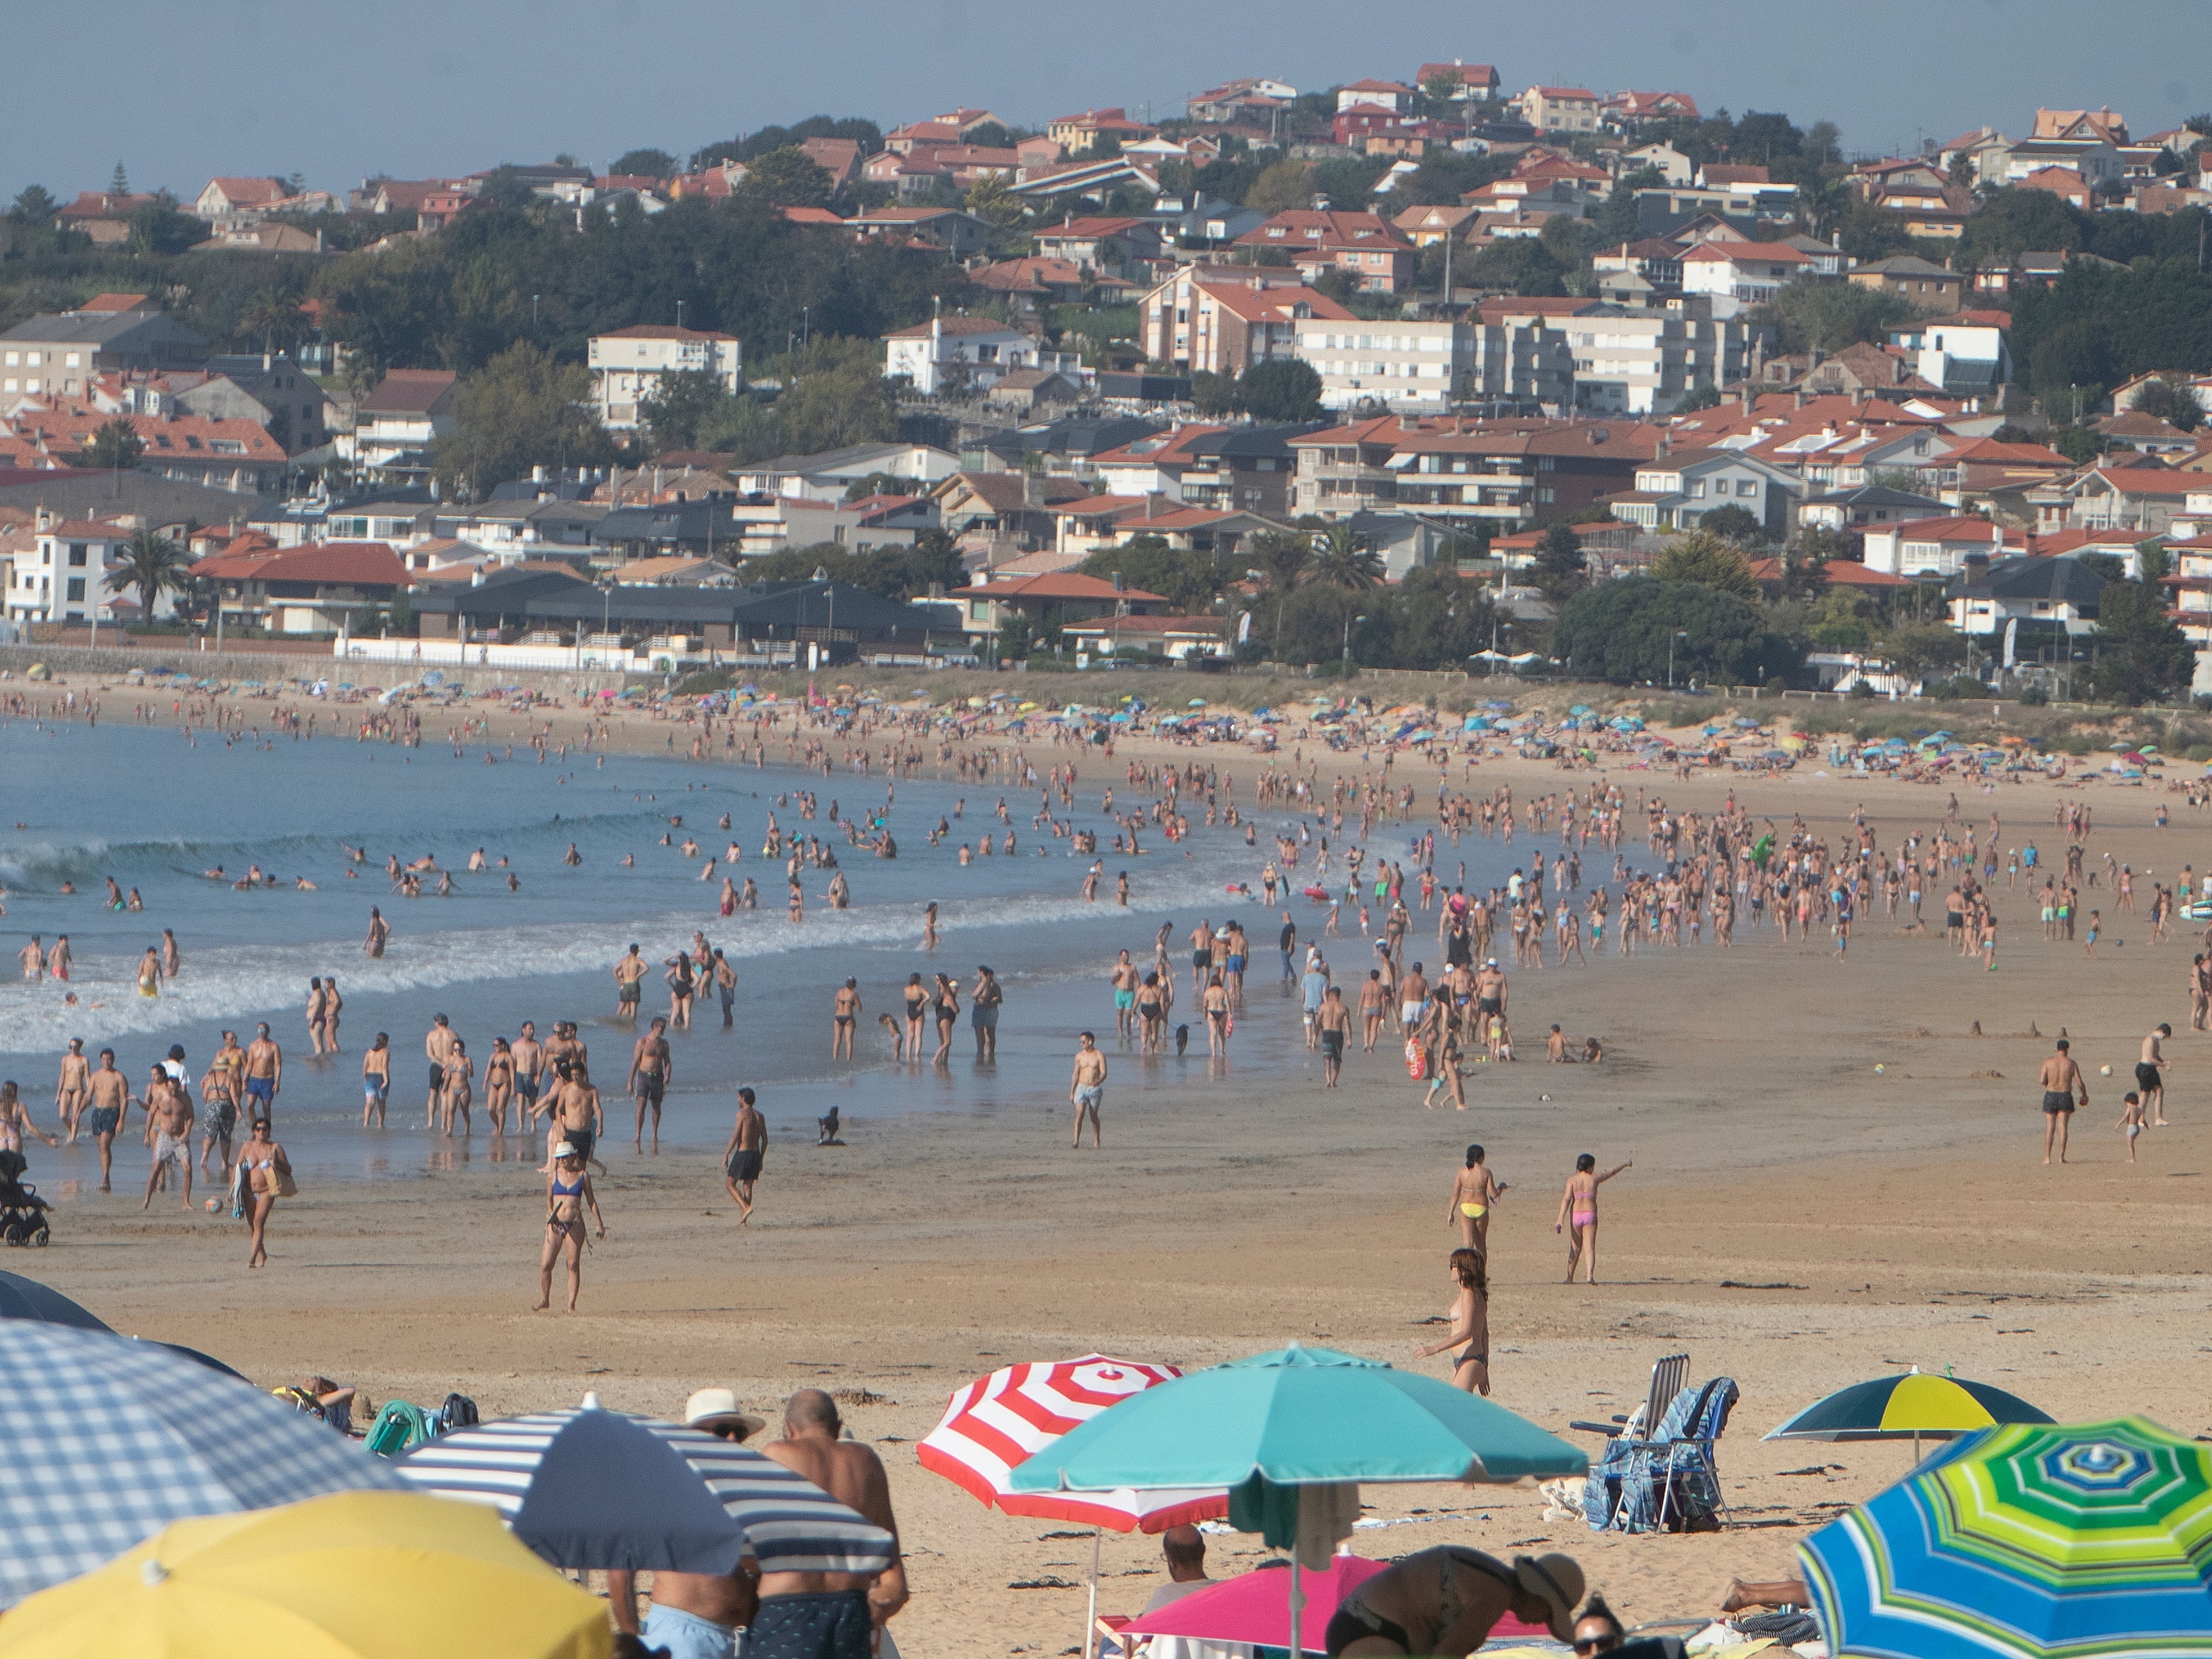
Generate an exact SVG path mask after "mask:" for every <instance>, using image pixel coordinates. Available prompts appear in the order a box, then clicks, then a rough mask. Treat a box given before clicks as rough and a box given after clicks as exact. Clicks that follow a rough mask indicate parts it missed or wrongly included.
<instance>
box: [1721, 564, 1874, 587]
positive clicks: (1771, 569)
mask: <svg viewBox="0 0 2212 1659" xmlns="http://www.w3.org/2000/svg"><path fill="white" fill-rule="evenodd" d="M1821 569H1822V570H1823V571H1825V572H1826V575H1827V578H1828V585H1829V586H1832V587H1909V586H1911V585H1912V584H1911V580H1910V579H1909V578H1907V577H1904V576H1893V575H1892V574H1890V573H1889V572H1888V571H1887V570H1875V569H1870V568H1869V567H1867V566H1865V565H1863V564H1861V563H1859V562H1857V560H1855V559H1830V560H1829V561H1828V562H1826V564H1824V565H1823V566H1821ZM1751 574H1752V576H1753V580H1758V581H1762V582H1778V581H1780V580H1782V561H1781V560H1779V559H1753V561H1752V562H1751Z"/></svg>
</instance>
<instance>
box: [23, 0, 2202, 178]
mask: <svg viewBox="0 0 2212 1659" xmlns="http://www.w3.org/2000/svg"><path fill="white" fill-rule="evenodd" d="M9 12H10V13H11V14H12V15H10V16H9V20H8V21H7V23H6V25H5V36H4V38H5V55H6V57H7V58H8V59H9V61H11V62H13V63H14V64H16V65H17V66H18V69H19V70H22V69H23V68H26V67H27V66H29V65H33V64H35V65H40V66H41V67H40V70H39V72H38V73H36V74H25V73H21V72H19V73H17V74H15V75H11V76H9V77H8V79H9V85H8V90H7V94H6V106H7V114H8V119H7V124H6V127H5V137H4V138H0V191H5V193H6V194H7V195H9V196H12V195H13V194H14V193H15V191H17V190H19V189H21V187H22V186H23V185H26V184H29V183H32V182H37V183H40V184H43V185H46V187H47V188H48V189H50V190H52V191H53V192H54V193H55V194H56V195H57V196H59V197H64V199H66V198H67V197H70V196H71V195H73V194H74V193H75V192H76V191H79V190H84V189H98V188H100V186H102V185H105V184H106V182H107V179H108V177H109V175H110V173H111V172H112V169H113V167H114V165H115V162H116V161H117V160H118V158H119V159H120V160H121V161H123V162H124V163H125V166H126V167H127V168H128V169H129V172H130V176H131V185H133V187H134V188H137V189H145V188H148V187H150V186H154V185H167V187H169V188H170V189H172V190H173V191H176V192H177V194H178V195H179V196H180V197H186V198H190V197H191V196H193V195H196V194H197V192H198V191H199V189H200V186H201V185H203V184H204V182H205V181H206V179H208V178H209V176H210V174H214V173H244V174H264V173H275V174H278V175H289V174H290V173H294V172H299V173H304V174H306V175H307V179H308V181H309V183H310V184H311V185H316V186H319V187H322V188H325V189H343V188H346V187H349V186H351V185H355V184H357V183H358V182H359V181H360V179H362V177H363V175H365V174H368V173H389V174H391V175H392V176H394V177H398V178H421V177H428V176H434V175H442V174H459V173H470V172H474V171H476V170H477V169H478V168H481V167H490V166H493V165H495V164H496V163H498V162H500V161H544V160H548V159H550V157H551V156H552V155H554V154H555V153H556V152H557V151H567V152H568V153H570V154H573V155H575V156H577V157H578V158H579V159H580V160H582V161H588V162H591V163H593V164H595V165H602V166H603V165H604V164H605V162H607V161H610V160H611V159H612V158H613V157H614V156H616V155H619V154H620V153H621V152H622V151H623V150H624V149H629V148H630V147H632V146H634V145H640V144H654V145H658V146H659V147H661V148H662V149H667V150H670V151H671V152H673V153H675V154H676V155H678V156H679V157H681V156H683V155H686V154H688V153H689V152H690V150H692V149H696V148H697V147H698V146H700V145H702V144H705V143H711V142H713V141H714V140H715V139H719V138H726V137H731V136H732V135H733V134H735V133H738V132H739V131H751V130H752V129H754V128H757V127H759V126H762V125H766V124H768V123H769V122H781V121H791V120H795V119H797V118H799V117H802V116H805V115H811V114H815V113H818V112H829V113H835V114H854V115H866V116H869V117H872V118H874V119H875V120H877V121H878V122H880V123H881V124H882V125H884V126H885V127H889V126H891V125H895V124H896V123H897V122H899V121H902V120H908V119H912V118H916V117H921V116H926V115H929V114H932V113H934V112H937V111H939V110H941V109H948V108H951V107H953V106H957V105H959V104H969V105H974V106H982V107H987V108H990V109H993V110H994V111H996V112H999V113H1000V114H1002V115H1004V116H1006V118H1009V119H1011V120H1014V121H1017V122H1021V123H1024V124H1041V123H1042V121H1043V120H1044V119H1045V118H1048V117H1050V116H1053V115H1056V114H1060V113H1064V112H1068V111H1071V110H1075V109H1080V108H1084V107H1085V106H1092V105H1101V104H1122V105H1126V106H1128V107H1129V108H1130V110H1131V112H1132V113H1141V112H1142V110H1143V108H1144V106H1147V105H1149V106H1150V107H1151V110H1152V113H1153V114H1154V115H1156V116H1157V115H1162V114H1166V113H1180V112H1181V111H1182V100H1184V99H1185V98H1186V97H1188V95H1189V94H1191V93H1193V92H1195V91H1199V90H1201V89H1203V88H1206V87H1208V86H1211V85H1212V84H1214V83H1215V82H1218V81H1221V80H1224V79H1226V78H1228V77H1230V76H1237V75H1272V76H1278V77H1280V78H1285V79H1287V80H1289V81H1290V82H1291V83H1292V84H1293V85H1295V86H1297V87H1298V88H1301V89H1310V88H1320V87H1323V86H1328V85H1330V84H1333V83H1334V82H1342V81H1352V80H1358V79H1359V78H1361V77H1362V76H1384V77H1388V78H1391V79H1407V78H1410V77H1411V76H1412V75H1413V72H1414V70H1415V67H1416V66H1417V65H1418V64H1420V63H1422V62H1423V61H1425V60H1432V59H1433V60H1442V59H1446V58H1464V59H1466V60H1467V61H1468V62H1470V63H1489V64H1495V65H1497V67H1498V73H1499V75H1500V76H1502V77H1503V78H1504V82H1505V85H1506V87H1507V88H1509V89H1513V90H1518V89H1519V88H1522V87H1524V86H1526V85H1528V83H1529V82H1533V81H1542V82H1547V83H1551V84H1560V83H1565V84H1570V85H1583V86H1589V87H1591V88H1595V89H1597V90H1599V91H1601V92H1602V91H1606V90H1618V89H1626V88H1636V89H1640V90H1648V91H1662V90H1680V91H1683V92H1686V93H1689V94H1691V95H1692V96H1693V97H1694V98H1696V99H1697V100H1699V105H1700V106H1701V107H1703V108H1704V109H1705V110H1707V111H1708V112H1710V111H1711V110H1712V109H1714V108H1716V107H1718V106H1726V107H1727V108H1729V110H1731V111H1733V112H1737V113H1741V112H1743V111H1744V110H1746V109H1764V110H1774V109H1780V110H1784V111H1786V112H1789V113H1790V116H1792V117H1793V118H1795V119H1796V121H1797V122H1798V124H1799V125H1808V124H1809V123H1811V122H1813V121H1815V120H1820V119H1827V120H1832V121H1834V122H1835V123H1836V124H1837V125H1838V126H1839V127H1841V128H1842V130H1843V134H1844V145H1845V147H1846V149H1851V150H1863V151H1868V152H1881V153H1890V152H1893V151H1895V150H1897V149H1899V147H1900V146H1903V147H1910V146H1911V144H1912V143H1914V141H1915V137H1916V134H1917V133H1921V132H1924V133H1926V134H1927V135H1928V136H1929V137H1936V138H1942V137H1949V136H1951V135H1952V134H1954V133H1955V132H1958V131H1963V130H1965V129H1966V128H1969V127H1973V126H1978V125H1980V124H1982V123H1983V122H1989V123H1990V124H1992V125H1996V126H1997V127H1999V128H2000V129H2002V131H2007V132H2009V133H2011V134H2013V135H2014V136H2015V137H2018V136H2021V134H2022V133H2023V131H2025V129H2026V128H2027V125H2028V122H2029V119H2030V118H2031V115H2032V112H2033V110H2034V109H2035V107H2036V106H2037V105H2039V104H2046V105H2051V106H2068V107H2075V106H2085V105H2086V106H2099V105H2106V104H2109V105H2110V106H2112V107H2113V108H2114V109H2116V110H2119V111H2122V112H2124V113H2125V114H2126V116H2127V118H2128V119H2129V122H2130V125H2131V126H2132V128H2133V130H2134V131H2136V133H2138V134H2144V133H2148V132H2152V131H2157V130H2159V129H2160V128H2164V127H2168V126H2172V125H2177V124H2179V122H2180V121H2181V120H2182V119H2183V118H2185V117H2186V116H2188V115H2191V114H2192V113H2195V112H2197V111H2199V110H2202V109H2205V108H2212V60H2208V58H2207V57H2206V55H2205V52H2204V38H2203V33H2202V27H2203V16H2204V8H2203V3H2202V0H2125V3H2124V4H2123V5H2117V6H2114V7H2113V8H2112V9H2111V10H2110V11H2105V12H2100V11H2097V10H2094V9H2089V10H2085V9H2083V8H2082V7H2081V6H2080V5H2078V4H2073V3H2061V0H1845V3H1834V0H1830V3H1818V4H1816V3H1812V0H1767V3H1764V4H1752V3H1743V0H1666V3H1663V4H1655V3H1651V0H1642V3H1638V4H1635V5H1627V4H1620V3H1616V0H1581V3H1579V4H1562V3H1559V0H1550V3H1543V4H1533V5H1532V4H1528V3H1526V0H1522V3H1515V4H1510V5H1506V4H1498V3H1490V0H1389V3H1385V4H1381V5H1376V4H1371V3H1366V4H1362V3H1346V0H1328V3H1322V0H1264V3H1255V0H1214V3H1212V4H1205V3H1199V4H1178V5H1170V6H1169V7H1166V8H1158V7H1149V8H1148V7H1145V6H1100V7H1096V8H1092V7H1077V6H1073V5H1070V4H1068V3H1066V0H1048V3H1046V4H1043V5H1021V6H1013V5H1007V4H1005V3H995V4H985V3H981V0H813V3H798V4H794V3H790V0H779V3H775V4H762V3H757V0H734V3H733V0H594V3H591V4H584V3H578V0H529V3H520V0H444V3H440V4H435V5H433V4H426V3H422V0H378V3H374V4H362V3H349V4H345V5H337V4H333V3H330V0H204V3H202V4H200V5H197V6H195V7H191V8H189V9H179V8H177V7H175V6H173V5H168V4H160V5H157V4H154V3H151V0H107V3H106V4H104V5H102V6H100V7H99V8H97V9H95V10H93V11H87V10H86V9H84V8H82V7H77V6H62V5H44V6H38V5H29V4H18V5H15V6H11V7H9ZM94 19H96V20H97V21H96V23H95V22H94V21H92V20H94ZM2107 24H2109V25H2115V26H2114V27H2106V25H2107Z"/></svg>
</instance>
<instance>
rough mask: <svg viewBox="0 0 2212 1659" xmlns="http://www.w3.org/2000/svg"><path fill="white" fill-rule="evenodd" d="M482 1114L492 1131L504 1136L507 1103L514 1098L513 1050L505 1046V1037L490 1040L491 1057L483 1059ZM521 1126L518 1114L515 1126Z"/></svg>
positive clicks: (505, 1132) (505, 1131)
mask: <svg viewBox="0 0 2212 1659" xmlns="http://www.w3.org/2000/svg"><path fill="white" fill-rule="evenodd" d="M483 1083H484V1115H485V1116H486V1117H488V1118H489V1119H490V1120H491V1132H492V1133H494V1134H495V1135H498V1136H500V1137H501V1138H502V1139H504V1138H505V1136H506V1134H507V1102H508V1101H510V1100H512V1099H513V1098H514V1051H513V1049H511V1048H508V1047H507V1039H506V1038H505V1037H501V1036H495V1037H494V1038H493V1039H492V1040H491V1058H490V1059H489V1060H486V1061H484V1075H483ZM515 1127H517V1128H518V1129H519V1128H520V1127H522V1124H521V1121H520V1114H518V1115H517V1119H516V1123H515Z"/></svg>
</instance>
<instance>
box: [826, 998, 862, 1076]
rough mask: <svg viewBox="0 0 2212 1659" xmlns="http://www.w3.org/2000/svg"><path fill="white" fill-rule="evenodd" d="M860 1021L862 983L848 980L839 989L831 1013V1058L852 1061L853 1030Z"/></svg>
mask: <svg viewBox="0 0 2212 1659" xmlns="http://www.w3.org/2000/svg"><path fill="white" fill-rule="evenodd" d="M858 1024H860V981H858V980H856V979H848V980H847V981H845V982H844V983H843V984H842V985H841V986H839V987H837V998H836V1003H835V1004H834V1005H833V1006H832V1007H831V1008H830V1011H829V1058H830V1059H832V1060H850V1059H852V1057H853V1028H854V1026H856V1025H858Z"/></svg>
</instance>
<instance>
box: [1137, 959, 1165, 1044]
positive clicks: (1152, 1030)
mask: <svg viewBox="0 0 2212 1659" xmlns="http://www.w3.org/2000/svg"><path fill="white" fill-rule="evenodd" d="M1166 1028H1167V1015H1166V1014H1165V1012H1163V1010H1162V1009H1161V1006H1160V976H1159V975H1158V973H1156V972H1147V973H1146V975H1145V977H1144V979H1143V981H1141V982H1140V983H1139V985H1138V987H1137V1047H1138V1048H1139V1051H1140V1052H1142V1053H1144V1054H1158V1053H1159V1051H1160V1034H1161V1033H1162V1032H1163V1031H1164V1030H1166Z"/></svg>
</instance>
